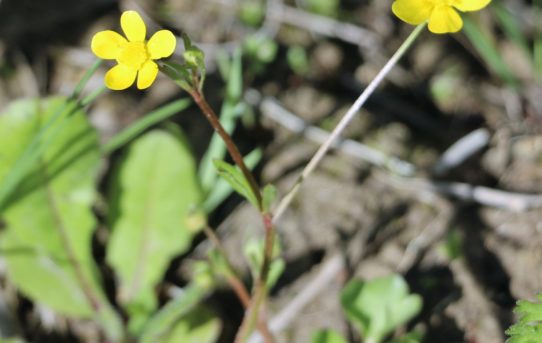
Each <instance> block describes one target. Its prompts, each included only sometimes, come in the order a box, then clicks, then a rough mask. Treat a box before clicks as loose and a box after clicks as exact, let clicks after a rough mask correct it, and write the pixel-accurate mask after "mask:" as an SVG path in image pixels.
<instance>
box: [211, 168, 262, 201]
mask: <svg viewBox="0 0 542 343" xmlns="http://www.w3.org/2000/svg"><path fill="white" fill-rule="evenodd" d="M213 163H214V165H215V168H216V170H217V172H218V175H220V176H221V177H222V178H223V179H224V180H226V182H228V183H229V184H230V186H231V187H232V188H233V189H234V190H235V191H236V192H237V193H239V194H240V195H241V196H243V197H244V198H245V199H247V200H248V201H249V202H250V203H251V204H252V205H253V206H254V207H256V208H258V207H259V204H258V200H257V198H256V195H255V194H254V193H253V192H252V188H250V184H249V182H248V180H247V179H246V178H245V176H244V175H243V173H242V172H241V171H240V170H239V169H238V168H236V167H234V166H232V165H231V164H229V163H227V162H224V161H221V160H214V161H213Z"/></svg>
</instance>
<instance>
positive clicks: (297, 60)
mask: <svg viewBox="0 0 542 343" xmlns="http://www.w3.org/2000/svg"><path fill="white" fill-rule="evenodd" d="M286 60H287V61H288V65H289V66H290V68H292V70H293V71H294V72H295V73H296V74H299V75H305V74H307V72H308V71H309V70H310V62H309V58H308V56H307V51H305V48H303V47H302V46H299V45H294V46H292V47H290V48H288V52H287V53H286Z"/></svg>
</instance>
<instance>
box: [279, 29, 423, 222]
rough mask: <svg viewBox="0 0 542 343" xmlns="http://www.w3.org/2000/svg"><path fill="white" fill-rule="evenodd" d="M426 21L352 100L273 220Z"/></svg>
mask: <svg viewBox="0 0 542 343" xmlns="http://www.w3.org/2000/svg"><path fill="white" fill-rule="evenodd" d="M425 26H426V23H423V24H420V25H418V26H416V28H415V29H414V30H413V31H412V32H411V33H410V35H409V36H408V37H407V38H406V40H405V41H404V42H403V44H401V46H400V47H399V49H397V51H396V52H395V54H393V56H392V57H391V58H390V60H389V61H388V62H387V63H386V64H385V65H384V67H383V68H382V69H381V70H380V72H379V73H378V74H377V75H376V76H375V78H374V79H373V80H372V81H371V83H369V85H368V86H367V88H365V90H364V91H363V92H362V93H361V95H360V96H359V97H358V99H357V100H356V101H355V102H354V104H353V105H352V106H351V107H350V109H348V112H346V114H345V115H344V117H343V118H342V119H341V121H340V122H339V124H337V126H336V127H335V129H334V130H333V132H331V134H330V135H329V137H328V139H327V140H326V141H325V142H324V143H323V144H322V145H321V146H320V148H319V149H318V151H316V153H315V154H314V156H313V157H312V159H311V160H310V161H309V163H308V164H307V165H306V166H305V169H303V171H302V172H301V175H299V177H298V178H297V180H296V182H295V183H294V185H293V187H292V188H291V189H290V190H289V191H288V193H287V194H286V195H285V196H284V198H282V200H281V201H280V203H279V205H278V207H277V209H276V211H275V215H274V218H273V222H276V221H277V220H278V219H279V218H280V217H281V216H282V214H283V213H284V211H285V210H286V208H287V207H288V206H289V205H290V203H291V202H292V200H293V198H294V196H295V195H296V194H297V192H298V191H299V188H300V187H301V184H302V183H303V181H304V180H305V178H307V177H308V176H309V175H310V174H311V173H312V172H313V171H314V169H315V168H316V167H317V166H318V164H319V163H320V161H321V160H322V158H323V157H324V156H325V155H326V153H327V152H328V150H329V149H330V148H331V147H332V145H333V144H334V143H335V141H336V140H337V139H338V138H339V136H340V135H341V134H342V132H343V131H344V130H345V129H346V127H347V126H348V124H349V123H350V121H352V119H353V118H354V117H355V115H356V114H357V113H358V111H359V110H360V109H361V107H362V106H363V105H364V104H365V102H366V101H367V99H369V97H370V96H371V95H372V94H373V92H374V91H375V90H376V88H377V87H378V86H379V85H380V83H381V82H382V81H383V80H384V78H385V77H386V76H387V75H388V74H389V72H390V71H391V70H392V69H393V67H394V66H395V65H396V64H397V62H398V61H399V59H400V58H401V57H402V56H403V55H404V54H405V52H406V51H407V50H408V49H409V48H410V47H411V46H412V44H413V43H414V41H415V40H416V38H418V36H419V35H420V33H421V32H422V31H423V29H424V28H425Z"/></svg>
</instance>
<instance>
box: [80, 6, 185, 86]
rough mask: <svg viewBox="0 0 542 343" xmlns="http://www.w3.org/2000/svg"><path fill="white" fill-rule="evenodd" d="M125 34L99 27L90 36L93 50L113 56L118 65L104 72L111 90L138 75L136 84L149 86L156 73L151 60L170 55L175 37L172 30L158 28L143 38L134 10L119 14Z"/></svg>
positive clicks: (144, 32) (144, 30) (108, 57)
mask: <svg viewBox="0 0 542 343" xmlns="http://www.w3.org/2000/svg"><path fill="white" fill-rule="evenodd" d="M120 26H121V27H122V31H124V34H125V35H126V38H124V37H123V36H121V35H120V34H118V33H116V32H115V31H111V30H106V31H100V32H98V33H96V34H95V35H94V37H92V43H91V49H92V52H94V54H95V55H96V56H98V57H99V58H103V59H105V60H116V61H117V63H118V64H117V65H116V66H114V67H113V68H111V69H109V71H108V72H107V73H106V74H105V85H106V86H107V87H108V88H110V89H113V90H122V89H126V88H128V87H130V86H131V85H132V84H133V83H134V81H135V80H136V78H137V88H138V89H145V88H148V87H149V86H150V85H152V83H153V82H154V80H155V79H156V75H157V74H158V65H157V64H156V63H155V62H154V60H157V59H160V58H165V57H169V56H171V55H172V54H173V51H175V45H176V44H177V40H176V39H175V36H174V35H173V33H171V31H169V30H160V31H158V32H156V33H155V34H154V35H152V37H151V38H150V39H149V40H148V41H146V40H145V39H146V35H147V28H146V26H145V23H144V22H143V19H141V17H140V16H139V14H138V13H137V12H135V11H126V12H124V13H122V16H121V17H120Z"/></svg>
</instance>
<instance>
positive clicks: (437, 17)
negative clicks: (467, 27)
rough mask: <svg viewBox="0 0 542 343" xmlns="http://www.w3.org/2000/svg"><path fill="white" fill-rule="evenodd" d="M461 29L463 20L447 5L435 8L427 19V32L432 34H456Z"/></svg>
mask: <svg viewBox="0 0 542 343" xmlns="http://www.w3.org/2000/svg"><path fill="white" fill-rule="evenodd" d="M461 27H463V20H461V17H460V16H459V14H457V12H456V11H455V10H454V9H453V8H452V7H450V6H448V5H441V6H437V7H435V9H434V10H433V12H432V13H431V18H429V31H431V32H433V33H449V32H457V31H459V30H461Z"/></svg>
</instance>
